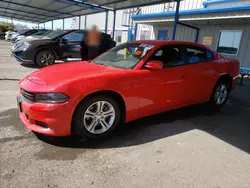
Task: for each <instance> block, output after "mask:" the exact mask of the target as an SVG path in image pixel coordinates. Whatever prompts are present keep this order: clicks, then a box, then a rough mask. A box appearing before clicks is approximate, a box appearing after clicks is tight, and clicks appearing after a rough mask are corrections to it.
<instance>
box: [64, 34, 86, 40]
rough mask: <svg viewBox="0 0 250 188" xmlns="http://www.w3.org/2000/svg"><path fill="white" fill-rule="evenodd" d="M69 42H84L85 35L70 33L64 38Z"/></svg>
mask: <svg viewBox="0 0 250 188" xmlns="http://www.w3.org/2000/svg"><path fill="white" fill-rule="evenodd" d="M63 38H64V39H66V40H67V41H82V40H83V33H79V32H73V33H69V34H67V35H66V36H64V37H63Z"/></svg>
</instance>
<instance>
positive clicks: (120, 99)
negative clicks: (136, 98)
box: [71, 90, 126, 133]
mask: <svg viewBox="0 0 250 188" xmlns="http://www.w3.org/2000/svg"><path fill="white" fill-rule="evenodd" d="M97 95H104V96H108V97H113V98H114V99H115V100H116V101H117V102H118V105H119V106H120V108H121V110H122V115H121V117H122V118H121V121H122V122H124V121H125V118H126V104H125V100H124V98H123V97H122V95H121V94H119V93H118V92H116V91H112V90H101V91H95V92H93V93H90V94H88V95H86V96H84V97H83V98H82V99H81V100H80V102H78V104H77V105H76V108H75V109H74V112H73V115H72V119H71V127H72V123H73V119H74V117H75V115H76V111H77V109H78V108H79V107H80V105H81V104H82V103H83V102H84V101H85V100H88V99H89V98H91V97H94V96H97ZM71 131H72V129H71ZM71 133H72V132H71Z"/></svg>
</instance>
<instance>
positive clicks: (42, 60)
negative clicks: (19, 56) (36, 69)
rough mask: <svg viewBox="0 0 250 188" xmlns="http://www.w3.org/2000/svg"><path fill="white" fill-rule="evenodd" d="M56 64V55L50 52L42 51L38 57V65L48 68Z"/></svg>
mask: <svg viewBox="0 0 250 188" xmlns="http://www.w3.org/2000/svg"><path fill="white" fill-rule="evenodd" d="M54 63H55V55H54V53H53V52H51V51H50V50H42V51H40V52H38V53H37V55H36V64H37V65H39V66H40V67H46V66H49V65H52V64H54Z"/></svg>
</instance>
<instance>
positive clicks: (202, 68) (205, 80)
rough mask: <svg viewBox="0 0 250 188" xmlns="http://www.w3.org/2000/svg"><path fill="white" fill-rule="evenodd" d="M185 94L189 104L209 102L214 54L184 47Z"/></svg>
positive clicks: (189, 46) (199, 48) (212, 79)
mask: <svg viewBox="0 0 250 188" xmlns="http://www.w3.org/2000/svg"><path fill="white" fill-rule="evenodd" d="M184 52H185V60H186V66H185V75H184V79H185V80H186V83H187V84H186V85H185V86H186V94H187V96H188V98H189V102H190V104H195V103H201V102H206V101H207V100H209V97H210V95H211V91H212V90H213V87H214V83H215V79H216V68H215V66H216V65H215V63H214V62H213V60H214V58H215V54H214V53H213V52H212V51H209V50H207V49H205V48H201V47H197V46H192V45H184Z"/></svg>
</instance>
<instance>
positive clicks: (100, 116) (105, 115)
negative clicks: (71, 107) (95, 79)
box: [73, 96, 121, 138]
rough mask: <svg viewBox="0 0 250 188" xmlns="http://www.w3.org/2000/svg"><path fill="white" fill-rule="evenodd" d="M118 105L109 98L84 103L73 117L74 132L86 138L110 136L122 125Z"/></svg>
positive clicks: (96, 97) (99, 98)
mask: <svg viewBox="0 0 250 188" xmlns="http://www.w3.org/2000/svg"><path fill="white" fill-rule="evenodd" d="M120 120H121V110H120V107H119V105H118V103H117V102H116V101H115V100H114V99H113V98H110V97H108V96H95V97H91V98H88V99H86V100H85V101H83V102H82V103H81V104H80V105H79V107H78V108H77V110H76V113H75V115H74V117H73V131H75V132H76V133H77V134H78V135H79V136H81V137H86V138H99V137H103V136H107V135H109V134H110V133H111V132H112V131H113V130H114V129H115V128H116V127H117V125H118V124H119V123H120Z"/></svg>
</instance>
